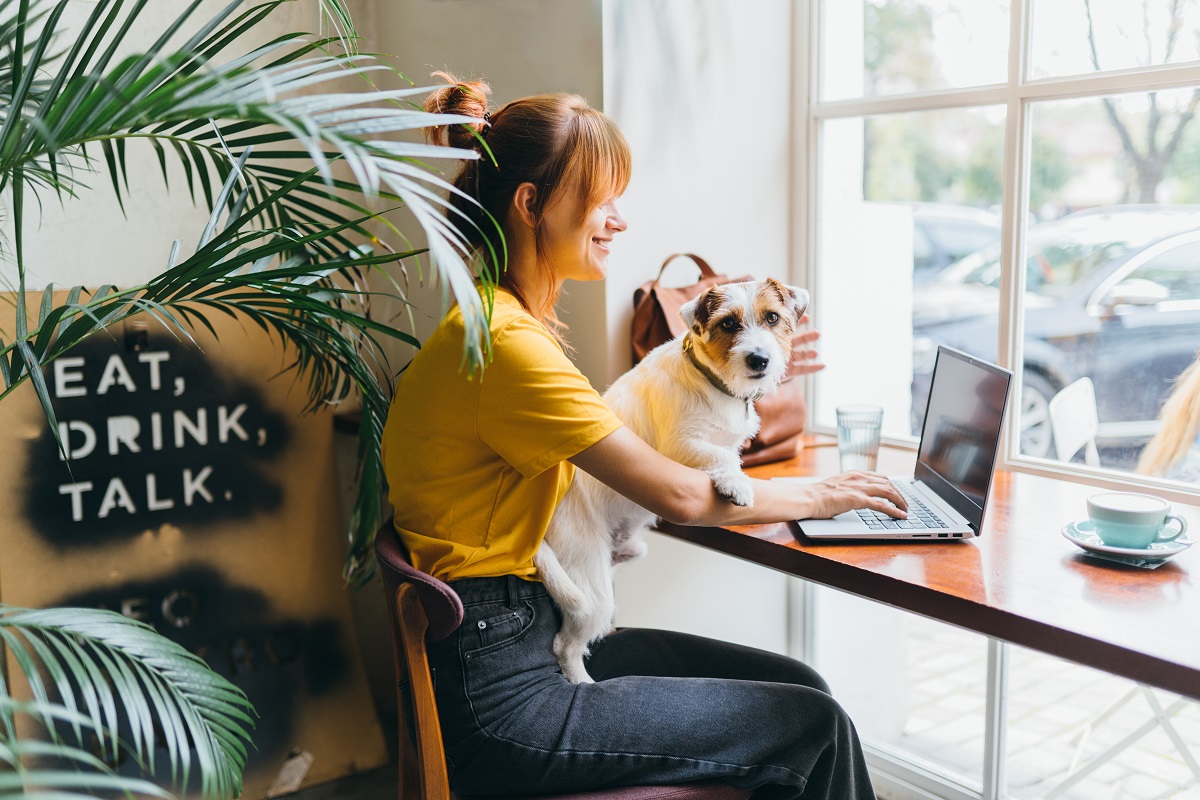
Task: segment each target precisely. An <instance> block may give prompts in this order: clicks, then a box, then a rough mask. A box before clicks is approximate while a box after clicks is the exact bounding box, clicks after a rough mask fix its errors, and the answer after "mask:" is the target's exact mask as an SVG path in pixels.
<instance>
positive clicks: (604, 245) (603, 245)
mask: <svg viewBox="0 0 1200 800" xmlns="http://www.w3.org/2000/svg"><path fill="white" fill-rule="evenodd" d="M610 241H612V240H611V239H595V238H593V239H592V244H594V245H596V246H597V247H599V248H600V249H601V250H603V251H604V252H606V253H608V252H610V251H609V249H608V243H609V242H610Z"/></svg>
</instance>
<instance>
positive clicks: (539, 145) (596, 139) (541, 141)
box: [425, 72, 632, 344]
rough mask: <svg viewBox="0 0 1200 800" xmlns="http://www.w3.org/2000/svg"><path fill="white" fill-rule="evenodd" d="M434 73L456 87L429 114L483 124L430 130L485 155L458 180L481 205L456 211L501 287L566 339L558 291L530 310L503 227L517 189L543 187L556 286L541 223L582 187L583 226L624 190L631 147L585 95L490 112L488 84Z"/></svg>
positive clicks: (539, 213) (456, 202)
mask: <svg viewBox="0 0 1200 800" xmlns="http://www.w3.org/2000/svg"><path fill="white" fill-rule="evenodd" d="M433 75H434V77H435V78H441V79H442V80H444V81H446V82H447V84H448V85H447V86H444V87H442V88H440V89H437V90H435V91H434V92H433V93H432V94H430V95H429V97H428V98H427V99H426V100H425V110H426V111H431V112H437V113H445V114H464V115H466V116H470V117H476V118H477V119H478V120H479V122H477V123H475V124H472V125H446V126H442V127H438V128H431V129H426V136H427V138H428V139H429V140H430V141H431V142H432V143H434V144H449V145H450V146H452V147H462V148H470V149H475V150H478V151H479V152H480V158H479V159H478V160H474V161H467V162H465V163H464V165H463V168H462V171H461V172H459V174H458V176H457V177H456V178H455V179H454V186H455V187H456V188H457V189H459V190H460V191H461V192H463V194H465V195H467V197H470V198H471V199H472V200H474V201H475V202H471V200H467V199H465V198H463V197H460V196H457V195H452V196H451V198H450V202H451V204H452V206H453V208H454V209H455V210H456V211H458V212H459V213H460V214H461V215H462V217H465V218H466V220H467V221H468V222H469V223H470V224H468V225H460V226H459V227H460V228H461V229H462V233H463V234H464V235H465V236H466V238H467V242H468V243H469V244H470V245H471V246H472V247H473V248H474V250H475V252H476V254H477V256H478V257H479V259H480V262H481V267H482V269H484V270H488V271H490V274H491V275H492V276H494V277H495V280H496V282H497V283H499V285H501V286H503V287H504V288H505V289H507V290H508V291H510V292H512V293H513V295H514V296H515V297H516V298H517V299H518V300H519V301H520V302H521V304H522V305H523V306H525V308H526V310H527V311H529V313H530V314H532V315H533V316H534V317H536V318H537V319H539V320H541V321H542V323H543V324H545V325H546V327H547V328H548V329H549V330H550V332H551V333H552V334H554V336H555V338H557V339H558V340H559V341H560V342H562V341H563V333H564V332H565V330H566V326H565V325H564V324H563V323H562V322H561V321H560V320H559V319H558V316H557V314H555V311H554V304H555V302H556V301H557V300H558V295H557V293H555V294H554V295H553V296H551V297H549V298H548V299H547V301H546V303H545V306H544V307H543V308H530V306H529V304H528V302H527V300H526V298H525V295H524V294H523V293H522V291H521V287H519V286H517V285H516V284H515V283H514V282H513V280H512V278H511V277H510V274H509V273H508V272H507V271H506V270H505V267H506V266H507V262H508V258H507V252H506V248H505V246H504V238H503V233H502V231H501V230H500V229H499V226H500V225H501V224H502V223H503V222H504V221H505V219H506V218H507V216H508V209H509V207H510V206H511V205H512V199H513V195H514V194H515V193H516V191H517V187H518V186H520V185H521V184H522V183H532V184H533V185H534V186H535V187H537V188H538V191H537V192H536V194H535V196H534V204H533V208H532V209H531V211H532V214H533V219H534V228H533V236H534V245H535V247H536V250H537V254H538V263H539V264H540V265H541V266H542V268H543V269H544V270H545V271H546V275H547V278H548V279H550V284H551V285H555V284H556V281H554V280H553V278H554V267H553V265H552V264H550V263H549V262H548V261H547V259H546V258H545V257H544V253H545V250H546V242H545V231H544V230H543V227H542V224H541V223H542V221H543V219H544V218H545V213H546V210H547V209H548V208H549V207H550V205H551V204H552V202H553V201H554V200H556V199H557V197H558V195H559V194H560V193H561V192H562V191H564V190H566V189H567V188H569V187H575V188H576V189H577V191H578V192H579V193H580V199H581V200H582V202H583V206H582V207H583V214H584V217H581V218H580V220H579V221H580V222H581V223H582V222H583V220H584V218H586V215H587V214H588V213H589V212H590V211H591V210H592V209H595V208H596V207H598V206H599V205H600V204H601V203H603V202H605V201H606V200H608V199H610V198H613V197H616V196H617V195H620V194H621V193H622V192H624V191H625V187H626V186H627V185H628V184H629V176H630V173H631V171H632V158H631V156H630V152H629V144H628V143H627V142H626V141H625V137H624V135H622V133H621V131H620V129H619V128H618V127H617V125H616V123H615V122H613V120H612V119H611V118H610V117H608V116H607V115H606V114H604V113H603V112H602V111H599V110H597V109H594V108H592V107H591V106H589V105H588V104H587V101H586V100H584V99H583V98H582V97H580V96H579V95H574V94H541V95H533V96H531V97H524V98H521V99H520V100H514V101H512V102H511V103H508V104H506V105H504V106H501V107H500V108H499V109H497V110H496V111H494V112H491V113H490V114H489V113H488V104H487V98H488V96H489V95H490V94H491V88H490V87H489V86H488V85H487V84H486V83H485V82H483V81H465V82H464V81H460V80H458V79H457V78H455V77H454V76H452V75H450V74H448V73H445V72H435V73H433ZM485 142H486V147H485V146H484V143H485ZM455 216H458V215H457V214H456V215H455ZM462 217H459V219H460V220H461V219H462ZM456 221H457V220H456ZM564 344H565V342H564Z"/></svg>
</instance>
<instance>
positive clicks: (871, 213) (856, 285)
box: [812, 107, 1004, 436]
mask: <svg viewBox="0 0 1200 800" xmlns="http://www.w3.org/2000/svg"><path fill="white" fill-rule="evenodd" d="M1003 137H1004V109H1003V108H998V107H997V108H991V107H989V108H977V109H954V110H949V111H923V112H914V113H908V114H888V115H881V116H874V117H867V118H861V117H859V118H854V119H840V120H831V121H829V122H827V123H826V124H825V125H824V127H823V130H822V137H821V176H820V179H819V180H820V208H821V213H820V229H819V232H818V233H819V236H818V253H817V269H818V279H819V285H820V294H819V297H818V298H817V299H816V300H815V301H814V305H813V311H812V313H813V317H814V319H815V320H816V321H817V323H818V326H819V327H820V329H821V331H822V339H821V350H822V354H823V357H824V360H825V363H826V364H827V365H828V367H827V368H826V369H825V370H824V371H823V372H821V373H820V375H819V378H818V382H817V403H816V408H815V410H814V419H815V420H816V421H817V422H819V423H821V424H827V425H832V424H833V420H834V408H835V407H836V406H837V405H838V404H839V403H854V402H858V403H863V402H869V403H874V404H878V405H882V406H883V407H884V420H883V427H884V433H885V434H887V435H890V436H909V435H914V434H917V433H919V428H920V425H921V420H922V419H923V417H924V411H925V398H926V395H927V393H928V390H929V376H930V371H931V370H932V369H933V359H934V355H935V352H936V345H937V344H941V343H945V344H954V345H955V346H957V347H960V348H961V349H963V350H966V351H967V352H970V353H973V354H975V355H979V356H982V357H984V358H989V359H994V358H995V356H996V352H997V335H996V332H995V331H996V327H995V318H996V314H997V313H998V309H999V292H998V291H997V290H996V288H995V287H994V286H990V285H986V284H980V283H978V282H972V283H969V284H966V285H942V282H941V281H940V280H939V278H940V276H941V275H943V274H944V273H946V272H948V271H950V270H953V269H955V267H953V266H951V265H953V264H955V263H956V262H960V260H962V259H964V258H965V259H968V260H969V259H971V258H975V257H976V256H974V255H971V254H973V253H976V252H982V253H984V254H985V255H986V254H988V253H990V252H991V249H992V248H993V247H994V246H995V243H996V242H998V241H999V238H1000V214H999V212H998V211H997V210H995V209H996V208H998V204H999V203H1000V194H1001V180H1000V169H1001V162H1002V160H1003V149H1004V148H1003ZM979 319H985V320H990V323H989V324H982V323H980V322H979ZM947 325H950V326H951V327H954V326H955V325H958V327H960V328H961V327H962V326H963V325H969V326H971V331H973V333H972V335H971V336H969V337H968V336H965V335H964V336H956V337H955V339H954V341H953V342H950V341H942V339H943V338H944V337H943V336H942V331H943V329H944V328H946V326H947ZM955 330H957V328H955Z"/></svg>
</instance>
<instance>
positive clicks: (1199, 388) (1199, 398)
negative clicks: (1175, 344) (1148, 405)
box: [1137, 360, 1200, 483]
mask: <svg viewBox="0 0 1200 800" xmlns="http://www.w3.org/2000/svg"><path fill="white" fill-rule="evenodd" d="M1158 418H1159V420H1161V422H1162V427H1160V428H1159V430H1158V433H1156V434H1155V435H1154V438H1153V439H1151V440H1150V443H1149V444H1147V445H1146V449H1145V450H1143V451H1142V455H1141V458H1139V459H1138V465H1137V471H1138V472H1140V473H1142V474H1143V475H1155V476H1157V477H1161V478H1170V479H1171V480H1175V481H1187V482H1190V483H1200V360H1198V361H1195V362H1193V363H1192V365H1191V366H1190V367H1188V368H1187V369H1185V370H1184V371H1183V373H1182V374H1181V375H1180V376H1179V377H1178V378H1177V379H1176V381H1175V388H1174V389H1172V390H1171V394H1170V395H1169V396H1168V397H1167V401H1166V402H1165V403H1163V407H1162V413H1160V414H1159V415H1158Z"/></svg>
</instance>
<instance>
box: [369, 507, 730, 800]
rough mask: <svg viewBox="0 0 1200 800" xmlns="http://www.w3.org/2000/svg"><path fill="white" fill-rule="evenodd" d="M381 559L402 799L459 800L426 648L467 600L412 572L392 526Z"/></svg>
mask: <svg viewBox="0 0 1200 800" xmlns="http://www.w3.org/2000/svg"><path fill="white" fill-rule="evenodd" d="M375 555H376V557H377V559H378V560H379V569H380V571H381V572H382V576H383V584H384V589H385V591H386V592H387V596H388V612H389V615H390V618H391V621H392V650H393V653H394V656H395V662H396V679H397V695H398V696H397V698H396V699H397V703H398V707H399V709H400V722H399V728H400V730H399V733H400V798H401V800H416V798H421V800H453V795H451V794H450V781H449V778H448V776H447V772H446V755H445V752H444V751H443V749H442V729H441V725H440V724H439V722H438V713H437V706H436V705H435V703H434V696H433V679H432V677H431V676H430V672H429V656H428V652H427V651H426V649H425V645H426V643H427V642H437V641H440V640H442V639H445V638H446V637H447V636H449V635H450V634H452V633H454V631H455V630H457V628H458V626H459V625H460V624H462V620H463V606H462V601H461V600H460V599H459V597H458V595H457V594H455V593H454V590H453V589H451V588H450V587H449V586H448V585H447V584H445V583H443V582H442V581H439V580H438V579H437V578H433V577H431V576H429V575H426V574H425V573H423V572H418V571H417V570H416V569H414V568H413V566H412V564H410V563H409V560H408V554H407V553H405V551H404V546H403V545H402V544H401V543H400V538H399V537H398V536H397V535H396V531H395V529H394V528H393V527H392V525H391V523H390V522H389V523H387V524H385V525H384V526H383V528H382V529H381V530H380V531H379V533H378V535H377V536H376V537H375ZM406 676H407V678H408V681H407V686H408V688H409V692H408V693H407V696H406V695H405V692H404V687H405V683H406V682H405V680H404V678H405V677H406ZM405 706H408V707H409V708H411V709H412V713H413V719H414V721H415V723H416V724H415V729H416V741H415V742H414V741H412V740H411V737H410V736H409V732H408V726H407V725H406V724H405V721H404V708H405ZM522 797H524V795H522ZM529 797H533V796H532V795H530V796H529ZM537 797H538V798H540V800H655V799H656V798H661V799H662V800H665V799H666V798H670V800H746V799H747V798H749V797H750V792H749V791H746V790H743V789H737V788H734V787H732V786H730V785H729V784H727V783H722V782H720V781H702V782H699V783H689V784H683V785H674V786H627V787H622V788H618V789H604V790H596V791H589V792H580V793H575V794H569V795H537ZM463 800H465V798H464V799H463ZM493 800H501V799H500V798H493ZM509 800H514V799H513V798H509Z"/></svg>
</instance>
